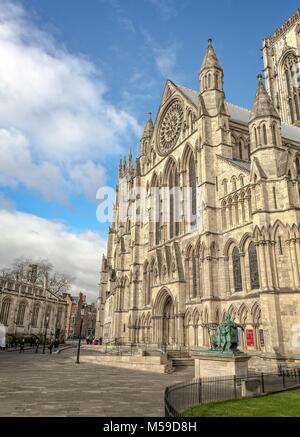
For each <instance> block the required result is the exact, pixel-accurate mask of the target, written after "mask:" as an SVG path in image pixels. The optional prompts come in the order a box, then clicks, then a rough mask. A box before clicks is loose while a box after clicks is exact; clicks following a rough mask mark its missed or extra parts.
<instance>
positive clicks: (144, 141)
mask: <svg viewBox="0 0 300 437" xmlns="http://www.w3.org/2000/svg"><path fill="white" fill-rule="evenodd" d="M153 131H154V126H153V121H152V114H151V112H149V118H148V121H147V123H146V126H145V129H144V132H143V135H142V138H141V146H140V150H141V155H147V152H148V146H149V143H150V140H151V137H152V134H153Z"/></svg>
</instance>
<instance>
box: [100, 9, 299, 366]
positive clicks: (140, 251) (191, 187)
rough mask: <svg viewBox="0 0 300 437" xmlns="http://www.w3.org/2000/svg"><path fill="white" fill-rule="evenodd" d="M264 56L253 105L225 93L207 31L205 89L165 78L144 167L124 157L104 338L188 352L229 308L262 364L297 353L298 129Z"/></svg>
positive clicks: (143, 152) (144, 142)
mask: <svg viewBox="0 0 300 437" xmlns="http://www.w3.org/2000/svg"><path fill="white" fill-rule="evenodd" d="M295 17H296V18H293V24H292V25H291V26H287V27H286V31H283V32H281V33H280V35H279V36H278V37H276V38H277V39H276V38H275V39H276V41H275V40H274V41H273V40H272V39H268V40H266V41H267V42H266V41H265V42H264V44H265V45H271V42H272V41H273V42H272V44H273V43H274V44H275V43H276V44H278V47H279V46H280V44H281V46H282V44H284V40H285V35H286V33H285V32H292V30H290V29H294V33H295V29H298V26H300V16H299V13H297V14H296V15H295ZM288 41H289V39H288ZM290 44H292V42H290ZM297 47H298V46H295V50H297V56H298V55H299V50H298V48H297ZM276 50H277V49H276ZM278 50H279V49H278ZM286 50H290V49H289V48H286ZM266 51H267V49H266V48H265V52H266ZM264 59H265V67H266V69H265V71H266V79H267V87H268V91H269V92H270V94H271V95H272V97H273V100H272V99H271V98H270V96H269V94H268V93H267V91H266V89H265V86H264V84H263V79H262V77H261V76H259V77H258V86H257V92H256V96H255V100H254V104H253V109H252V112H250V111H248V110H246V109H242V108H239V107H237V106H235V105H232V104H230V103H229V102H227V101H226V100H225V94H224V89H223V70H222V67H221V66H220V64H219V62H218V59H217V56H216V54H215V51H214V48H213V45H212V41H211V40H209V43H208V48H207V52H206V54H205V57H204V61H203V64H202V66H201V68H200V72H199V84H200V87H199V88H200V92H197V91H194V90H191V89H188V88H185V87H182V86H179V85H176V84H175V83H173V82H172V81H171V80H169V81H168V82H167V84H166V86H165V90H164V93H163V96H162V100H161V103H160V107H159V110H158V114H157V118H156V121H155V123H154V124H153V122H152V119H151V115H150V117H149V120H148V122H147V125H146V127H145V130H144V133H143V136H142V139H141V146H140V156H139V157H138V159H137V161H136V164H135V165H133V163H132V156H131V153H130V154H129V157H128V161H127V162H123V161H121V162H120V167H119V181H118V186H117V195H116V203H115V209H114V219H113V224H112V226H111V228H110V229H109V235H108V247H107V254H106V256H104V257H103V261H102V268H101V282H100V296H99V299H98V307H97V326H96V336H97V337H103V339H104V341H106V342H110V341H113V340H114V339H118V340H119V341H121V342H124V343H127V342H130V343H135V344H139V343H148V344H153V345H162V344H165V345H167V346H168V347H172V348H175V349H176V348H177V347H184V346H185V347H186V348H187V349H188V350H190V351H191V350H193V349H197V348H201V347H209V343H210V341H209V327H210V325H211V324H215V323H218V322H220V320H221V319H222V318H223V315H224V313H225V312H229V313H230V315H231V317H232V319H233V320H235V321H236V322H238V323H239V324H241V325H242V326H243V327H244V331H242V330H241V331H240V343H241V348H242V349H243V350H245V351H247V352H248V353H250V354H251V355H252V356H253V360H252V362H253V363H256V364H255V365H260V366H261V367H263V365H264V363H265V365H266V366H267V367H270V363H275V364H276V362H278V361H279V360H280V361H282V362H288V360H290V361H291V362H292V361H293V360H298V361H299V360H300V339H299V321H300V232H299V226H300V129H299V128H298V127H296V126H292V125H291V124H290V125H289V124H285V123H284V122H283V121H287V122H290V120H289V118H288V116H287V112H284V110H283V105H281V106H280V108H278V99H277V97H279V99H283V100H284V99H285V97H284V91H282V90H281V87H279V88H278V89H279V92H278V96H277V94H276V96H277V97H276V96H275V95H274V91H272V90H271V82H270V80H271V79H270V70H269V67H268V65H269V64H268V62H269V61H267V59H266V55H264ZM274 80H275V79H274ZM298 91H299V90H298ZM283 100H282V101H283ZM280 101H281V100H280ZM280 115H281V117H282V120H283V121H282V120H281V118H280ZM137 188H141V189H142V190H143V191H142V193H143V194H140V193H139V194H137V193H138V190H137ZM173 188H179V190H177V191H175V192H176V193H179V194H174V191H173ZM187 188H188V190H187ZM135 189H136V194H135V195H131V196H130V197H129V198H128V201H127V203H126V202H125V203H126V205H125V211H126V210H127V214H125V220H124V217H123V215H124V214H123V213H122V211H123V210H124V205H123V204H121V203H122V201H123V194H124V192H125V193H128V192H131V191H132V190H133V191H134V190H135ZM126 208H127V209H126ZM129 211H130V213H129ZM132 213H133V214H132Z"/></svg>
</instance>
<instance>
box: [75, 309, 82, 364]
mask: <svg viewBox="0 0 300 437" xmlns="http://www.w3.org/2000/svg"><path fill="white" fill-rule="evenodd" d="M80 315H81V320H80V329H79V340H78V347H77V359H76V364H80V361H79V356H80V345H81V332H82V325H83V316H84V307H82V308H81V310H80Z"/></svg>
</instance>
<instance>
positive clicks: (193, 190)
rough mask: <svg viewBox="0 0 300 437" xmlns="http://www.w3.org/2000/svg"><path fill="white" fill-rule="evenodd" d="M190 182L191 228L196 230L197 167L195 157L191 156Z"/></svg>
mask: <svg viewBox="0 0 300 437" xmlns="http://www.w3.org/2000/svg"><path fill="white" fill-rule="evenodd" d="M189 182H190V190H191V191H190V192H191V199H190V202H191V204H190V223H191V228H194V227H195V226H196V223H197V186H196V166H195V160H194V156H193V155H191V156H190V160H189Z"/></svg>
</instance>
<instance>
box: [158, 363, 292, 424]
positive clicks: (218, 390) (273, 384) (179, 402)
mask: <svg viewBox="0 0 300 437" xmlns="http://www.w3.org/2000/svg"><path fill="white" fill-rule="evenodd" d="M244 381H246V382H247V383H251V382H252V383H255V384H256V385H257V386H258V387H259V394H269V393H275V392H279V391H283V390H287V389H289V388H294V387H300V368H293V369H282V368H281V369H279V371H278V372H277V373H252V374H251V373H249V374H248V376H247V377H246V378H238V377H235V376H231V377H215V378H200V379H193V380H191V381H189V382H185V383H181V384H176V385H173V386H171V387H167V388H166V389H165V416H166V417H180V416H182V413H183V411H184V410H186V409H188V408H190V407H193V406H196V405H200V404H209V403H216V402H224V401H230V400H237V399H241V398H242V386H243V382H244Z"/></svg>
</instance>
